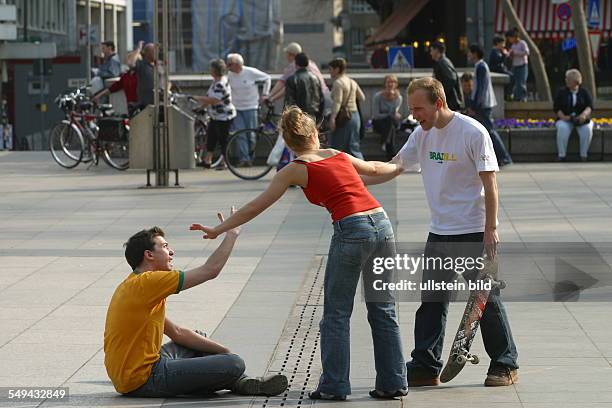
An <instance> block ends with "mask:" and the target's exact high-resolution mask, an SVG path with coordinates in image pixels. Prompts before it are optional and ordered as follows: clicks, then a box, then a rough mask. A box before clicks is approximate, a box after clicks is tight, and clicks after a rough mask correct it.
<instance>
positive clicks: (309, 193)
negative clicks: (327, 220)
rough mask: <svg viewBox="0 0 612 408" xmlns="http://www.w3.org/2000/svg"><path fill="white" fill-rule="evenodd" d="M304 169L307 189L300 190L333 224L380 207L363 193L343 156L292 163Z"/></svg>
mask: <svg viewBox="0 0 612 408" xmlns="http://www.w3.org/2000/svg"><path fill="white" fill-rule="evenodd" d="M295 162H296V163H301V164H304V165H305V166H306V169H307V171H308V185H307V186H306V187H302V190H303V191H304V195H305V196H306V198H307V199H308V201H310V202H311V203H313V204H315V205H320V206H321V207H325V208H327V211H329V212H330V213H331V216H332V220H333V221H338V220H341V219H342V218H344V217H347V216H349V215H352V214H355V213H358V212H362V211H368V210H371V209H373V208H377V207H380V204H379V203H378V201H377V200H376V199H375V198H374V197H373V196H372V194H370V192H369V191H368V190H367V189H366V187H365V185H364V184H363V181H362V180H361V178H360V177H359V174H357V171H356V170H355V168H354V167H353V164H352V163H351V159H350V158H349V157H348V156H347V155H346V153H338V154H336V155H334V156H332V157H328V158H327V159H322V160H319V161H315V162H305V161H302V160H295Z"/></svg>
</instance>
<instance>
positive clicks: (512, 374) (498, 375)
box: [484, 366, 518, 387]
mask: <svg viewBox="0 0 612 408" xmlns="http://www.w3.org/2000/svg"><path fill="white" fill-rule="evenodd" d="M517 381H518V371H517V370H516V369H514V368H508V367H504V366H497V367H493V368H489V372H488V373H487V379H486V380H485V382H484V385H485V386H487V387H504V386H508V385H512V384H516V382H517Z"/></svg>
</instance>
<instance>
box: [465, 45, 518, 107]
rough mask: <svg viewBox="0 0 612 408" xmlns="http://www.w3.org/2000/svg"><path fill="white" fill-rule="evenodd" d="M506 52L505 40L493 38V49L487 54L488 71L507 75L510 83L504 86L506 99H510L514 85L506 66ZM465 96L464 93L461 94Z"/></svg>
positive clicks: (510, 72)
mask: <svg viewBox="0 0 612 408" xmlns="http://www.w3.org/2000/svg"><path fill="white" fill-rule="evenodd" d="M508 56H509V54H508V50H506V40H505V39H504V37H502V36H501V35H496V36H495V37H493V48H491V53H490V54H489V69H490V70H491V72H496V73H498V74H504V75H508V77H509V78H510V83H509V84H508V85H506V90H505V93H506V97H507V98H509V99H511V96H512V87H513V83H514V79H513V75H512V71H510V70H509V69H508V67H507V66H506V60H507V59H508ZM463 94H464V95H465V92H464V93H463Z"/></svg>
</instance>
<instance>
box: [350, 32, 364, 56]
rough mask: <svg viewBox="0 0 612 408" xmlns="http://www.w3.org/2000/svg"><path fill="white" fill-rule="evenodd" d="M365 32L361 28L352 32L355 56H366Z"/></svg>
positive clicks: (352, 46) (352, 48)
mask: <svg viewBox="0 0 612 408" xmlns="http://www.w3.org/2000/svg"><path fill="white" fill-rule="evenodd" d="M364 42H365V31H364V30H362V29H359V28H354V29H352V30H351V51H352V54H353V55H362V54H365V46H364V45H363V44H364Z"/></svg>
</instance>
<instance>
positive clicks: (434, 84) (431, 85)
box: [408, 77, 448, 108]
mask: <svg viewBox="0 0 612 408" xmlns="http://www.w3.org/2000/svg"><path fill="white" fill-rule="evenodd" d="M418 89H421V90H423V91H425V92H426V93H427V97H428V99H429V101H430V102H431V103H436V101H437V100H438V99H441V100H442V103H443V105H444V107H445V108H447V107H448V105H447V104H446V95H445V94H444V87H443V86H442V83H441V82H440V81H438V80H437V79H435V78H432V77H425V78H419V79H415V80H414V81H412V82H410V85H408V95H412V94H413V93H415V92H416V91H417V90H418Z"/></svg>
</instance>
